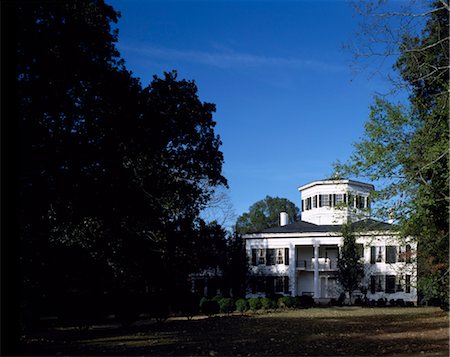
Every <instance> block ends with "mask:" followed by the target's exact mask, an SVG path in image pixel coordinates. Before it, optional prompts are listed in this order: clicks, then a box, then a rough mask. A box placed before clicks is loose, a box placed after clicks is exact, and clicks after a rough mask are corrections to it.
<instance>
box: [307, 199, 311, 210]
mask: <svg viewBox="0 0 450 357" xmlns="http://www.w3.org/2000/svg"><path fill="white" fill-rule="evenodd" d="M310 209H311V197H308V198H307V199H306V210H310Z"/></svg>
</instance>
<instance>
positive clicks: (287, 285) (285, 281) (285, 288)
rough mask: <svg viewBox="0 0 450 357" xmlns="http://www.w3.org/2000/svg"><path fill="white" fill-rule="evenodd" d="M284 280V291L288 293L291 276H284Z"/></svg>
mask: <svg viewBox="0 0 450 357" xmlns="http://www.w3.org/2000/svg"><path fill="white" fill-rule="evenodd" d="M283 279H284V281H283V283H284V293H285V294H288V293H289V277H288V276H284V277H283Z"/></svg>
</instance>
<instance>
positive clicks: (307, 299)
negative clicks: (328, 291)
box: [295, 295, 314, 308]
mask: <svg viewBox="0 0 450 357" xmlns="http://www.w3.org/2000/svg"><path fill="white" fill-rule="evenodd" d="M295 300H296V306H297V307H301V308H308V307H312V306H314V299H313V297H312V296H310V295H302V296H296V297H295Z"/></svg>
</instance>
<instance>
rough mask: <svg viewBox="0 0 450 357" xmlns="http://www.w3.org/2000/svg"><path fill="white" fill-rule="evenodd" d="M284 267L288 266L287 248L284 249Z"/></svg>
mask: <svg viewBox="0 0 450 357" xmlns="http://www.w3.org/2000/svg"><path fill="white" fill-rule="evenodd" d="M284 265H289V248H284Z"/></svg>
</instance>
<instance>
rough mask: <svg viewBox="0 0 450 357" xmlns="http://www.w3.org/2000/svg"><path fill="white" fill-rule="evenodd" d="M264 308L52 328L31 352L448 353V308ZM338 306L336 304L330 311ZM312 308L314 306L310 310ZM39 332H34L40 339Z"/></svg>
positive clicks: (28, 351) (32, 343) (29, 346)
mask: <svg viewBox="0 0 450 357" xmlns="http://www.w3.org/2000/svg"><path fill="white" fill-rule="evenodd" d="M379 311H381V310H377V309H374V310H373V314H370V315H368V316H352V314H346V315H343V316H340V315H338V316H333V315H332V314H331V313H330V314H327V313H325V312H324V314H323V316H320V315H319V316H314V315H312V316H302V312H301V311H299V312H298V313H297V312H296V313H293V316H289V313H287V314H284V313H282V314H270V315H261V316H250V317H240V316H229V317H213V318H208V319H203V320H192V321H187V320H172V321H167V322H166V323H164V324H156V323H148V324H143V325H142V326H135V327H132V328H129V329H121V328H116V329H105V328H103V329H102V328H98V329H92V330H88V331H76V330H65V331H61V330H48V331H45V333H40V334H38V335H36V336H34V337H31V338H30V339H28V342H27V343H26V344H24V349H23V351H22V352H23V354H32V355H56V354H64V355H67V354H85V355H99V354H100V355H102V354H104V355H216V354H217V355H238V354H241V355H248V354H250V355H316V356H317V355H367V354H368V355H393V354H405V355H406V354H408V355H411V354H420V353H425V354H435V355H436V354H438V355H448V318H447V317H446V315H445V314H442V313H437V314H436V313H433V312H430V313H419V311H417V312H418V313H417V314H412V313H409V314H404V315H402V314H389V313H385V314H381V315H379V314H378V312H379ZM330 312H331V311H330ZM305 314H306V313H305ZM33 338H34V340H33Z"/></svg>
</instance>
